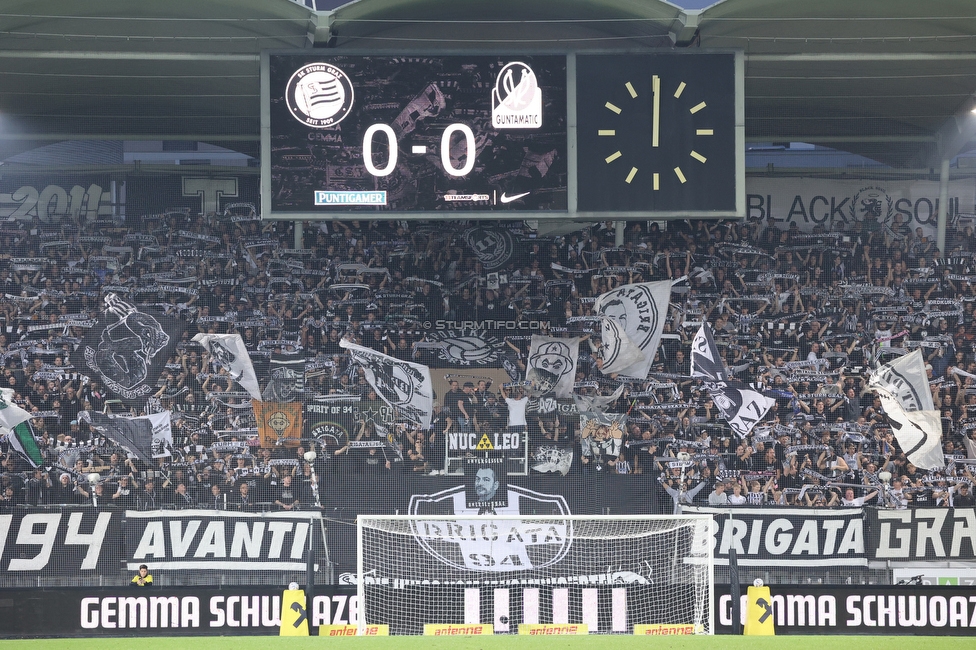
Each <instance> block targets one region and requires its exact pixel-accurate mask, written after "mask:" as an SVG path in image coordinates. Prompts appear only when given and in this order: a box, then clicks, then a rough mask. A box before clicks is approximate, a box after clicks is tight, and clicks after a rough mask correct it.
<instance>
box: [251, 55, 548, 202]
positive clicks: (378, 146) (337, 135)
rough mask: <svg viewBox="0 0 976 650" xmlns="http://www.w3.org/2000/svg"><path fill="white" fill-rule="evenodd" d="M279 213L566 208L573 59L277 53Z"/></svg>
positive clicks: (273, 67)
mask: <svg viewBox="0 0 976 650" xmlns="http://www.w3.org/2000/svg"><path fill="white" fill-rule="evenodd" d="M268 71H269V82H270V97H269V98H268V100H267V101H269V103H270V106H269V109H270V127H271V128H270V132H271V135H270V139H271V142H270V149H271V151H270V162H271V164H270V207H271V212H272V214H276V215H287V214H306V215H308V214H321V215H329V214H333V213H342V212H377V211H391V212H416V211H443V210H450V211H465V210H467V211H477V212H485V211H495V210H514V211H520V212H523V211H540V212H544V211H565V210H566V209H567V134H566V57H565V56H515V57H497V56H423V57H420V56H413V57H407V56H404V57H389V56H322V55H319V54H316V53H311V54H309V53H304V52H303V53H301V54H291V53H289V54H271V55H269V66H268Z"/></svg>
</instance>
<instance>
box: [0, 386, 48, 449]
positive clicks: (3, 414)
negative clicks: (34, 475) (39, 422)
mask: <svg viewBox="0 0 976 650" xmlns="http://www.w3.org/2000/svg"><path fill="white" fill-rule="evenodd" d="M13 399H14V391H13V389H11V388H0V428H3V429H8V430H9V431H10V433H9V434H7V442H8V443H9V444H10V447H11V448H12V449H13V450H14V451H16V452H17V453H18V454H20V455H21V456H23V457H24V458H26V459H27V462H29V463H30V464H31V466H32V467H38V466H39V465H40V464H41V463H42V462H43V460H44V458H43V457H42V456H41V450H40V448H39V447H38V446H37V441H36V440H35V439H34V433H33V431H31V427H30V419H31V414H30V413H28V412H27V411H25V410H24V409H22V408H20V407H19V406H17V405H16V404H14V403H13Z"/></svg>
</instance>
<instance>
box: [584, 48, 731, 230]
mask: <svg viewBox="0 0 976 650" xmlns="http://www.w3.org/2000/svg"><path fill="white" fill-rule="evenodd" d="M576 67H577V125H578V126H577V148H578V152H579V153H578V170H579V171H578V177H577V178H578V181H577V188H578V201H577V208H578V210H579V211H581V212H612V211H623V212H683V213H699V214H702V215H703V216H704V215H707V214H708V213H715V212H726V213H727V212H732V211H734V210H735V209H736V177H735V160H736V156H735V153H736V139H735V101H736V92H735V55H734V54H732V53H728V54H726V53H721V54H684V53H674V52H664V53H649V54H627V55H621V54H613V55H593V56H587V55H580V56H578V57H577V64H576Z"/></svg>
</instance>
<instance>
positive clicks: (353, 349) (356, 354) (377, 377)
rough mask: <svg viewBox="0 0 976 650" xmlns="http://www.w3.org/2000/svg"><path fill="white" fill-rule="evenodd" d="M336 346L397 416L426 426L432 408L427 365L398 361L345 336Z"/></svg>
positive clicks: (432, 402)
mask: <svg viewBox="0 0 976 650" xmlns="http://www.w3.org/2000/svg"><path fill="white" fill-rule="evenodd" d="M339 346H340V347H342V348H343V349H345V350H347V351H348V352H349V356H350V357H351V358H352V360H353V361H354V362H355V363H357V364H359V365H360V366H361V367H362V368H363V370H364V371H365V373H366V381H367V382H369V385H370V386H372V387H373V390H375V391H376V394H377V395H378V396H379V398H380V399H382V400H383V401H384V402H386V403H387V404H389V405H390V406H391V407H393V408H394V409H396V411H397V412H398V414H399V417H400V418H403V419H406V420H409V421H410V422H417V423H419V424H421V425H423V426H425V427H429V426H430V418H431V413H432V411H433V409H434V385H433V383H432V382H431V380H430V368H428V367H427V366H422V365H420V364H417V363H410V362H409V361H401V360H400V359H397V358H395V357H391V356H387V355H385V354H383V353H382V352H376V351H375V350H371V349H369V348H364V347H363V346H361V345H356V344H355V343H351V342H350V341H347V340H346V339H342V340H341V341H339Z"/></svg>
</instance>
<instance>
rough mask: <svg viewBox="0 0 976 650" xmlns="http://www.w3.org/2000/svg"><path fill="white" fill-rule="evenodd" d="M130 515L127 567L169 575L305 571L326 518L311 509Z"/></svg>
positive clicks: (128, 513)
mask: <svg viewBox="0 0 976 650" xmlns="http://www.w3.org/2000/svg"><path fill="white" fill-rule="evenodd" d="M125 514H126V528H125V535H124V538H125V563H126V565H127V568H128V570H130V571H135V570H138V568H139V565H140V564H149V565H151V566H152V567H154V568H155V569H160V570H166V571H183V570H215V571H254V570H266V571H304V570H305V561H306V555H305V552H306V549H307V548H308V536H309V534H310V529H311V526H312V525H313V524H314V525H316V526H317V525H318V522H319V521H320V520H321V518H322V516H321V513H318V512H308V511H303V512H262V513H250V512H224V511H216V510H180V511H160V510H157V511H149V512H138V511H133V510H129V511H126V513H125ZM320 539H321V538H320V537H316V540H320ZM318 543H319V545H320V546H321V541H319V542H318ZM318 550H320V551H321V550H322V549H321V548H320V549H318ZM322 557H325V555H324V554H323V555H322Z"/></svg>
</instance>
